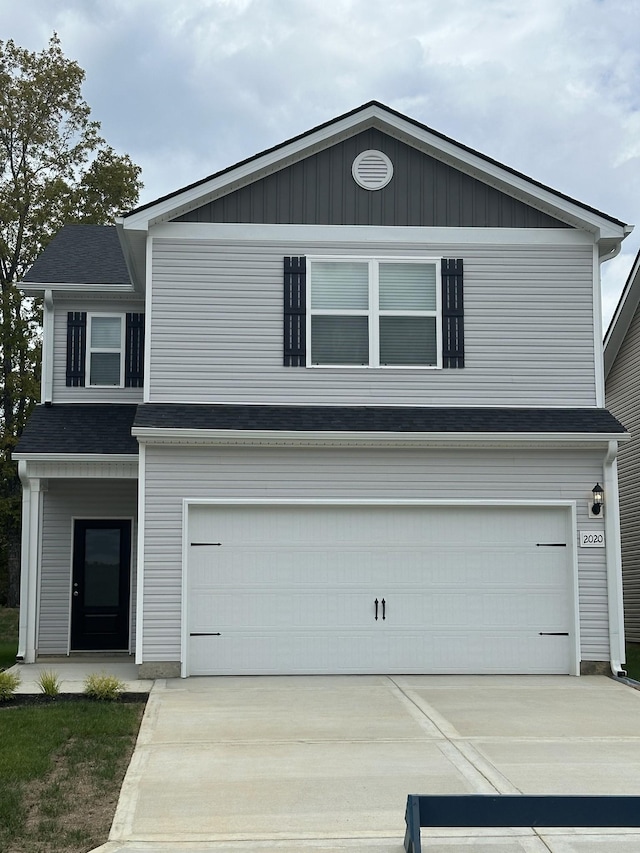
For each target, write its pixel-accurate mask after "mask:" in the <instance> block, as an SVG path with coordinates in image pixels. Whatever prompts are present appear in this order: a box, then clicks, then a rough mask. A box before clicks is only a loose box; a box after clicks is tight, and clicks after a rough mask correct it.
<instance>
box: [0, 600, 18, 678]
mask: <svg viewBox="0 0 640 853" xmlns="http://www.w3.org/2000/svg"><path fill="white" fill-rule="evenodd" d="M17 651H18V609H17V608H11V607H0V669H6V668H7V667H9V666H13V665H14V663H15V662H16V652H17Z"/></svg>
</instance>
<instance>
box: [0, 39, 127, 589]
mask: <svg viewBox="0 0 640 853" xmlns="http://www.w3.org/2000/svg"><path fill="white" fill-rule="evenodd" d="M84 78H85V74H84V71H83V70H82V68H80V66H79V65H78V64H77V63H76V62H74V61H72V60H69V59H67V58H66V57H65V56H64V54H63V52H62V48H61V45H60V40H59V38H58V36H57V35H56V34H55V33H54V35H53V36H52V37H51V39H50V40H49V44H48V46H47V47H46V48H45V49H44V50H43V51H41V52H40V53H35V52H31V51H28V50H26V49H24V48H22V47H19V46H18V45H16V44H15V43H14V42H13V41H12V40H9V41H6V42H3V41H0V288H1V293H0V604H1V603H2V599H3V597H4V598H5V599H6V603H8V604H10V605H11V604H15V603H17V594H18V593H17V583H18V575H19V565H18V564H19V530H20V483H19V480H18V477H17V471H16V466H15V464H14V463H13V462H12V460H11V454H12V450H13V448H14V447H15V444H16V442H17V439H18V438H19V437H20V434H21V432H22V430H23V428H24V424H25V422H26V419H27V417H28V416H29V413H30V411H31V408H32V407H33V405H34V403H35V402H36V400H37V398H38V395H39V387H40V354H41V348H40V338H39V331H40V305H39V304H38V302H37V301H34V300H30V299H25V298H24V297H23V296H22V294H21V293H20V290H19V287H18V286H17V283H18V282H19V281H20V279H21V277H22V276H23V275H24V274H25V272H26V271H27V270H28V269H29V267H30V266H31V264H32V263H33V261H34V260H35V258H36V257H37V256H38V255H39V254H40V253H41V252H42V250H43V249H44V248H45V246H46V245H47V243H48V242H49V241H50V240H51V238H52V237H53V236H54V235H55V234H56V233H57V232H58V231H59V230H60V228H61V227H62V226H63V225H65V224H68V223H79V222H80V223H82V222H84V223H89V224H95V225H100V224H107V223H109V222H111V221H113V217H114V216H115V215H116V214H117V213H119V212H120V211H122V210H125V209H127V208H130V207H133V206H135V204H136V202H137V200H138V195H139V192H140V189H141V187H142V184H141V182H140V171H141V170H140V168H139V166H136V165H135V164H134V163H133V162H132V161H131V159H130V157H129V156H128V155H127V154H123V155H119V154H116V152H115V151H114V150H113V149H112V148H111V147H110V146H108V145H107V144H106V142H105V140H104V139H103V138H102V137H101V136H100V124H99V122H97V121H94V120H92V119H91V110H90V108H89V106H88V104H87V103H86V101H85V100H84V98H83V97H82V91H81V90H82V83H83V82H84ZM3 574H4V588H5V589H4V596H3V588H2V577H3Z"/></svg>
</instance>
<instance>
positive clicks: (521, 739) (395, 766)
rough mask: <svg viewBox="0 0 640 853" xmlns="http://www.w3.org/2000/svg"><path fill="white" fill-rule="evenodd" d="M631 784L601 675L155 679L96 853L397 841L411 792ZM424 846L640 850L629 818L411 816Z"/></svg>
mask: <svg viewBox="0 0 640 853" xmlns="http://www.w3.org/2000/svg"><path fill="white" fill-rule="evenodd" d="M496 791H497V792H501V793H517V792H523V793H562V794H566V793H572V794H582V793H584V794H587V793H589V794H593V793H602V794H636V795H640V692H638V691H636V690H634V689H632V688H631V687H628V686H625V685H623V684H620V683H617V682H614V681H612V680H610V679H607V678H604V677H602V676H590V677H588V676H583V677H581V678H571V677H515V676H514V677H503V676H496V677H492V676H405V677H398V676H393V677H385V676H353V677H288V678H287V677H256V678H246V677H245V678H191V679H186V680H169V681H160V682H156V686H155V687H154V688H153V690H152V692H151V696H150V700H149V705H148V707H147V712H146V715H145V719H144V722H143V725H142V729H141V732H140V737H139V740H138V745H137V748H136V751H135V754H134V757H133V760H132V762H131V766H130V768H129V771H128V774H127V777H126V779H125V783H124V786H123V790H122V794H121V797H120V803H119V806H118V811H117V814H116V818H115V821H114V824H113V828H112V831H111V836H110V839H111V840H110V842H109V843H108V844H107V845H105V846H103V847H102V848H100V850H101V851H102V853H116V851H127V853H150V851H158V852H159V853H160V852H162V853H168V851H171V853H182V852H183V851H185V853H186V851H199V853H209V851H211V853H213V851H216V853H227V851H229V853H231V851H243V850H251V851H264V853H275V851H278V853H285V852H286V853H293V851H302V850H304V851H316V853H338V851H340V853H344V851H351V853H362V851H371V853H401V851H402V849H403V847H402V841H403V837H404V808H405V802H406V797H407V794H408V793H416V794H426V793H465V792H477V793H484V792H486V793H495V792H496ZM422 837H423V846H424V847H425V853H426V851H427V850H428V851H429V852H430V853H453V851H458V850H459V851H465V853H471V851H474V853H489V851H492V853H522V851H526V853H545V851H546V853H548V851H554V853H596V851H598V853H603V851H606V853H608V851H621V852H622V851H625V853H632V851H633V853H637V851H638V850H640V830H628V829H620V830H607V831H606V834H602V833H601V832H600V833H598V831H597V830H585V829H577V830H575V831H574V830H567V829H555V830H547V831H545V832H544V833H538V832H534V831H533V830H530V829H518V830H494V829H491V830H451V829H446V828H445V829H440V830H423V836H422Z"/></svg>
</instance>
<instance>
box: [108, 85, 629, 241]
mask: <svg viewBox="0 0 640 853" xmlns="http://www.w3.org/2000/svg"><path fill="white" fill-rule="evenodd" d="M366 127H377V128H379V129H381V130H383V131H384V132H386V133H389V134H390V135H392V136H396V137H397V138H398V139H402V140H403V141H405V142H407V143H408V144H410V145H413V146H415V147H418V148H419V149H421V150H423V151H425V152H426V153H428V154H430V155H431V156H434V157H436V158H438V159H440V160H442V161H443V162H447V163H449V164H450V165H452V166H454V167H455V168H457V169H459V170H460V171H462V172H465V173H466V174H469V175H472V176H473V177H476V178H478V179H480V180H484V181H485V182H486V183H488V184H490V185H492V186H495V187H496V188H498V189H500V190H502V191H504V192H507V193H508V194H510V195H513V196H514V197H517V198H520V199H521V200H523V201H525V202H526V203H528V204H531V205H532V206H534V207H538V208H539V209H540V210H543V211H545V212H547V213H549V214H550V215H551V216H557V217H558V218H560V219H562V220H563V221H566V222H568V224H572V225H576V226H577V227H580V226H582V227H585V225H586V223H587V221H589V222H591V223H592V224H593V226H594V230H595V228H596V227H600V228H601V230H602V228H604V230H606V225H607V223H608V224H609V225H610V226H613V227H612V229H611V230H612V232H616V233H617V232H618V231H619V230H620V228H622V229H624V228H625V227H627V226H626V225H625V223H624V222H622V221H621V220H619V219H616V218H615V217H613V216H610V215H609V214H606V213H603V212H602V211H599V210H597V209H596V208H594V207H590V206H589V205H586V204H584V203H583V202H580V201H577V200H576V199H573V198H571V197H570V196H568V195H565V194H564V193H561V192H559V191H558V190H554V189H552V188H551V187H548V186H546V185H545V184H542V183H540V182H539V181H536V180H534V179H533V178H529V177H527V176H526V175H524V174H522V173H521V172H518V171H516V170H515V169H512V168H510V167H509V166H505V165H504V164H503V163H500V162H498V161H497V160H494V159H493V158H491V157H488V156H487V155H485V154H482V153H480V152H479V151H476V150H474V149H473V148H470V147H469V146H467V145H464V144H462V143H460V142H456V141H455V140H453V139H451V138H450V137H448V136H445V135H444V134H443V133H440V132H439V131H437V130H434V129H433V128H430V127H428V126H427V125H425V124H422V123H421V122H419V121H416V120H415V119H412V118H410V117H408V116H406V115H403V114H402V113H400V112H397V111H396V110H394V109H392V108H391V107H388V106H386V105H385V104H382V103H380V102H379V101H369V102H368V103H366V104H363V105H362V106H360V107H357V108H356V109H354V110H351V111H350V112H348V113H344V114H343V115H341V116H338V117H337V118H335V119H332V120H330V121H327V122H325V123H323V124H320V125H318V126H317V127H314V128H312V129H311V130H308V131H306V132H305V133H301V134H299V135H298V136H294V137H293V138H292V139H288V140H286V141H285V142H281V143H280V144H278V145H275V146H273V147H272V148H268V149H267V150H266V151H262V152H260V153H259V154H256V155H254V156H253V157H249V158H247V159H245V160H242V161H240V162H239V163H236V164H234V165H233V166H229V167H228V168H226V169H222V170H221V171H219V172H215V173H214V174H213V175H209V176H208V177H206V178H203V179H201V180H199V181H196V182H195V183H193V184H189V185H188V186H186V187H183V188H181V189H179V190H176V191H174V192H172V193H169V194H167V195H165V196H162V197H161V198H159V199H156V200H155V201H152V202H148V203H147V204H144V205H141V206H140V207H137V208H135V209H134V210H132V211H130V212H129V213H127V214H125V215H124V216H123V217H121V219H120V220H119V221H120V222H121V224H122V226H123V227H124V228H129V229H138V228H143V229H144V230H146V228H148V227H149V225H150V224H154V223H156V222H166V221H168V220H170V219H173V218H175V217H177V216H180V215H181V214H183V213H185V212H187V211H188V210H191V209H193V208H194V207H195V206H197V205H201V204H203V203H204V202H205V200H208V199H209V200H210V199H211V198H213V197H216V196H217V195H220V194H224V193H226V192H229V191H231V190H232V189H237V188H238V187H239V186H241V185H243V184H244V183H247V182H250V181H254V180H256V178H257V177H262V176H263V175H265V174H269V173H270V172H272V171H274V170H277V169H281V168H282V167H283V166H284V165H287V164H288V163H291V162H295V161H297V160H300V159H303V158H304V157H307V156H309V155H310V154H311V153H313V152H315V151H319V150H322V149H323V148H326V147H329V146H331V145H334V144H335V143H336V142H338V141H340V140H341V139H345V138H347V137H349V136H352V135H354V134H355V133H358V132H359V131H361V130H362V129H363V128H366ZM221 191H222V192H221ZM559 214H563V215H559Z"/></svg>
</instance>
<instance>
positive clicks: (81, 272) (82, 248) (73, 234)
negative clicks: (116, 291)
mask: <svg viewBox="0 0 640 853" xmlns="http://www.w3.org/2000/svg"><path fill="white" fill-rule="evenodd" d="M23 280H24V282H25V283H29V284H40V283H43V284H130V283H131V279H130V277H129V272H128V271H127V265H126V264H125V262H124V257H123V255H122V249H121V248H120V241H119V240H118V234H117V233H116V229H115V226H113V225H65V227H64V228H63V229H62V230H61V231H59V232H58V233H57V234H56V236H55V237H54V238H53V240H52V241H51V242H50V243H49V245H48V246H47V248H46V249H45V250H44V252H43V253H42V254H41V255H40V256H39V257H38V258H36V260H35V262H34V264H33V266H32V267H31V269H30V270H29V272H28V273H27V274H26V275H25V277H24V279H23Z"/></svg>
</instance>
